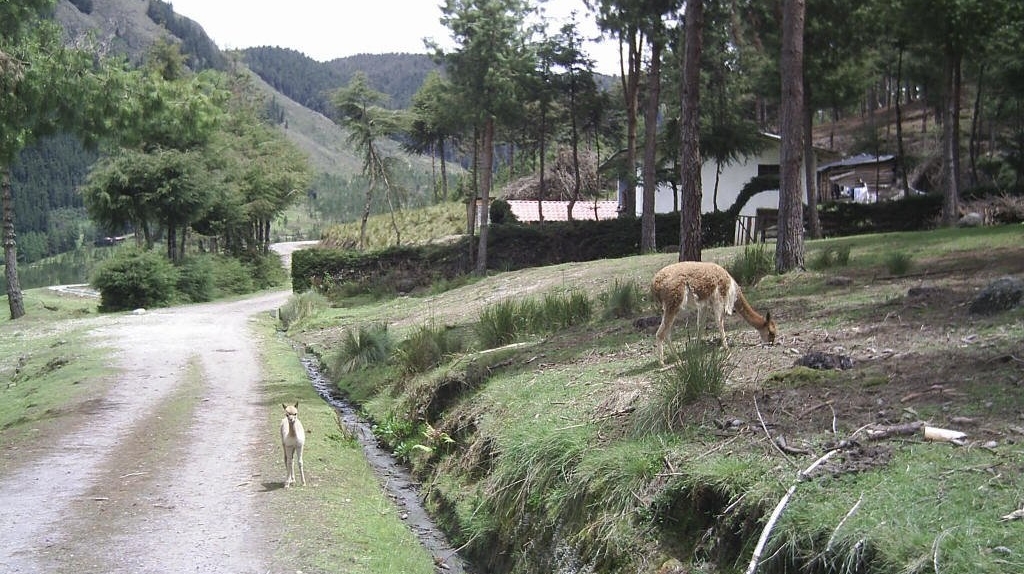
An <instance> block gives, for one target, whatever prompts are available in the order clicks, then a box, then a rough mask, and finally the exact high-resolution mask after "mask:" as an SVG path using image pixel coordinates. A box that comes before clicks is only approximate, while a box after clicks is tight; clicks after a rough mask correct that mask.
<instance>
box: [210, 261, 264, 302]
mask: <svg viewBox="0 0 1024 574" xmlns="http://www.w3.org/2000/svg"><path fill="white" fill-rule="evenodd" d="M213 271H214V273H213V286H214V289H215V290H216V292H217V294H218V295H220V294H228V295H242V294H244V293H252V292H253V291H255V290H256V285H255V283H254V282H253V272H252V270H251V269H250V268H249V267H248V266H247V265H246V264H245V263H243V262H242V261H240V260H238V259H235V258H234V257H217V263H216V265H214V266H213Z"/></svg>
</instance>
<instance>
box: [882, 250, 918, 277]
mask: <svg viewBox="0 0 1024 574" xmlns="http://www.w3.org/2000/svg"><path fill="white" fill-rule="evenodd" d="M913 267H914V260H913V258H912V257H911V256H910V254H909V253H906V252H903V251H894V252H892V253H889V254H888V255H886V257H885V268H886V269H887V270H888V271H889V274H890V275H895V276H896V277H902V276H903V275H906V274H907V273H910V270H911V269H912V268H913Z"/></svg>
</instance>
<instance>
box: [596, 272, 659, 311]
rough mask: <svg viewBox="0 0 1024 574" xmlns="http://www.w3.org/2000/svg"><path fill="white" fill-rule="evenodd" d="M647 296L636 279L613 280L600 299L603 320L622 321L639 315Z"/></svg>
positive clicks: (645, 290)
mask: <svg viewBox="0 0 1024 574" xmlns="http://www.w3.org/2000/svg"><path fill="white" fill-rule="evenodd" d="M647 294H648V292H647V289H644V288H642V287H641V286H640V283H639V282H637V280H636V279H631V280H626V281H623V280H619V279H615V281H614V282H613V283H612V285H611V287H609V288H608V289H607V290H606V291H605V292H604V293H602V294H601V297H600V299H601V303H603V304H604V315H603V316H604V318H605V319H623V318H626V317H633V316H635V315H637V314H639V313H640V310H641V309H643V308H644V305H645V302H646V299H647Z"/></svg>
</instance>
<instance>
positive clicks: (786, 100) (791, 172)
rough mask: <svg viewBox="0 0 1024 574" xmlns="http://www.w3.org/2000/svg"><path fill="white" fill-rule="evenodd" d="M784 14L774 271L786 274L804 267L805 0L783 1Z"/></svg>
mask: <svg viewBox="0 0 1024 574" xmlns="http://www.w3.org/2000/svg"><path fill="white" fill-rule="evenodd" d="M782 11H783V12H782V59H781V65H780V67H781V75H782V108H781V110H780V112H781V113H780V125H781V128H782V129H781V130H780V131H781V135H782V149H781V151H780V154H779V155H780V159H779V164H780V165H779V222H778V239H777V242H776V245H775V269H776V271H777V272H779V273H786V272H788V271H792V270H794V269H798V268H802V267H803V265H804V232H803V201H802V194H801V184H800V180H801V165H802V164H803V158H802V155H803V137H804V129H803V120H804V113H803V109H804V89H803V59H804V53H803V43H804V42H803V37H804V13H805V12H804V11H805V4H804V0H784V2H783V8H782Z"/></svg>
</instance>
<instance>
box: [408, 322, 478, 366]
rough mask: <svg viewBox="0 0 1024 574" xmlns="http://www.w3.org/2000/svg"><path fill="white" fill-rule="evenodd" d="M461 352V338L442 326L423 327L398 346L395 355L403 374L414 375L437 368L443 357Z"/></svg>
mask: <svg viewBox="0 0 1024 574" xmlns="http://www.w3.org/2000/svg"><path fill="white" fill-rule="evenodd" d="M462 350H463V344H462V340H461V338H459V337H458V336H456V335H455V334H454V333H453V332H451V331H450V330H449V329H447V328H446V327H445V326H444V325H423V326H421V327H419V328H418V329H416V330H414V331H413V332H412V334H411V335H410V336H409V338H408V339H406V340H405V341H403V342H402V343H401V344H400V345H399V346H398V350H397V354H398V359H399V362H400V363H401V364H402V368H403V369H404V370H405V372H407V373H410V374H415V373H424V372H426V371H429V370H431V369H433V368H434V367H437V366H438V365H440V364H441V363H442V362H443V361H444V359H445V357H448V356H450V355H452V354H454V353H458V352H460V351H462Z"/></svg>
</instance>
